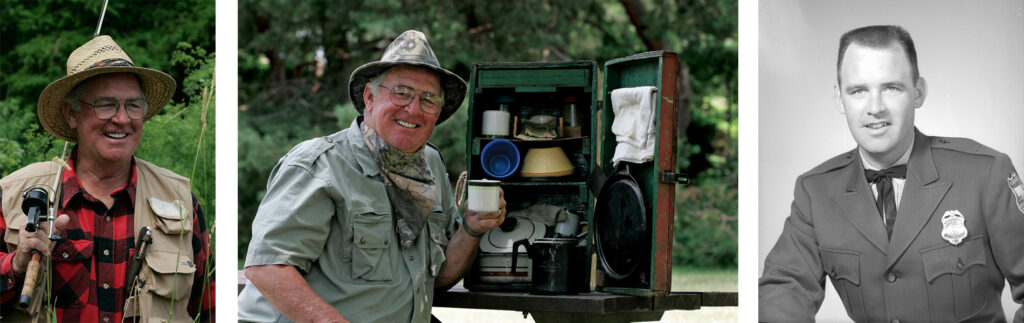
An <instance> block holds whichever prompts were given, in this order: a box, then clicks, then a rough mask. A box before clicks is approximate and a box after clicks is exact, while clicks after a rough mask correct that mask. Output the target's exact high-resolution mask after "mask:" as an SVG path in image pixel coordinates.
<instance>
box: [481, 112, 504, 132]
mask: <svg viewBox="0 0 1024 323" xmlns="http://www.w3.org/2000/svg"><path fill="white" fill-rule="evenodd" d="M509 120H511V115H510V114H509V113H508V111H499V110H487V111H484V120H483V131H481V132H482V133H481V134H482V135H484V136H490V137H506V136H508V135H509V129H508V126H509Z"/></svg>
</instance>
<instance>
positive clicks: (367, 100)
mask: <svg viewBox="0 0 1024 323" xmlns="http://www.w3.org/2000/svg"><path fill="white" fill-rule="evenodd" d="M363 105H365V106H366V107H365V108H364V109H363V115H367V114H368V113H367V112H368V111H369V110H370V107H371V106H373V90H371V89H370V83H366V85H364V86H363Z"/></svg>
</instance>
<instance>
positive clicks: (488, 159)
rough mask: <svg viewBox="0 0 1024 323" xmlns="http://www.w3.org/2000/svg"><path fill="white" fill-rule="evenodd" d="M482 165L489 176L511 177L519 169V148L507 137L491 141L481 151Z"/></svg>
mask: <svg viewBox="0 0 1024 323" xmlns="http://www.w3.org/2000/svg"><path fill="white" fill-rule="evenodd" d="M480 165H481V166H483V168H484V173H487V175H488V176H491V177H494V178H505V177H509V176H511V175H512V174H515V173H516V170H518V169H519V149H518V148H516V145H515V144H513V143H512V142H511V141H508V140H505V139H497V140H494V141H491V142H490V143H488V144H487V145H486V146H484V150H483V151H482V152H481V153H480Z"/></svg>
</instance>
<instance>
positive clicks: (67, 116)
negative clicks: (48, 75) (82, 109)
mask: <svg viewBox="0 0 1024 323" xmlns="http://www.w3.org/2000/svg"><path fill="white" fill-rule="evenodd" d="M60 110H61V112H62V114H64V120H65V121H67V122H68V127H71V129H75V128H76V127H78V120H77V119H75V113H74V112H73V111H71V104H68V103H67V102H63V101H62V102H61V108H60Z"/></svg>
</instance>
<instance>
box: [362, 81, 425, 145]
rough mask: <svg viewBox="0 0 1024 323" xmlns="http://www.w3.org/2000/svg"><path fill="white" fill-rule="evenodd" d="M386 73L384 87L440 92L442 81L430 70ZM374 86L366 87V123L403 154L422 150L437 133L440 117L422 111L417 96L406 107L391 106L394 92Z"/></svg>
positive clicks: (364, 96) (364, 97) (364, 113)
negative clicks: (435, 128) (432, 135)
mask: <svg viewBox="0 0 1024 323" xmlns="http://www.w3.org/2000/svg"><path fill="white" fill-rule="evenodd" d="M385 73H386V75H385V77H384V81H383V82H382V83H381V85H382V86H384V87H387V88H392V87H394V86H397V85H402V86H406V87H410V88H413V89H415V90H416V92H417V93H420V92H423V91H425V92H430V93H434V94H438V95H439V94H440V93H441V82H440V81H439V80H438V78H437V75H436V74H434V73H433V72H431V71H429V70H425V69H421V68H415V67H409V66H405V65H398V66H395V67H392V68H391V69H390V70H388V71H387V72H385ZM372 83H373V82H369V83H367V84H366V86H365V87H364V88H363V101H365V102H366V110H365V111H363V115H364V116H365V118H366V124H367V125H368V126H370V128H373V130H374V131H376V132H377V135H378V136H380V137H381V138H382V139H384V141H386V142H387V143H388V144H390V145H391V146H392V147H395V148H396V149H398V150H400V151H402V152H406V153H412V152H416V151H417V150H419V149H420V148H421V147H423V144H424V143H426V142H427V139H429V138H430V134H431V133H433V132H434V125H435V123H437V118H438V117H439V116H440V114H427V113H425V112H423V110H422V109H420V97H418V96H417V97H415V98H414V99H413V100H412V102H411V103H409V104H408V105H406V106H397V105H395V104H394V103H391V98H390V96H391V92H390V91H389V90H388V89H385V88H382V87H380V86H375V85H373V84H372ZM374 87H376V88H374Z"/></svg>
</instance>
